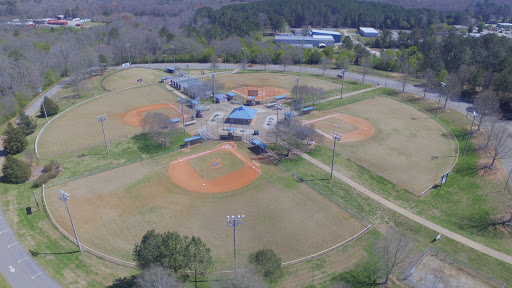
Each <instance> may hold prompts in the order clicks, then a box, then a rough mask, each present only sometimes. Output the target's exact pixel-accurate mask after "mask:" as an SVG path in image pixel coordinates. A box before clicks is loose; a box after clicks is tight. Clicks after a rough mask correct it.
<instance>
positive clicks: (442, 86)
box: [434, 82, 446, 119]
mask: <svg viewBox="0 0 512 288" xmlns="http://www.w3.org/2000/svg"><path fill="white" fill-rule="evenodd" d="M439 84H441V93H439V100H438V101H437V108H436V115H435V117H434V118H436V119H437V112H438V111H439V105H440V103H441V96H442V95H443V91H444V86H446V84H445V83H444V82H440V83H439Z"/></svg>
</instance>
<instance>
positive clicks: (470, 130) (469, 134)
mask: <svg viewBox="0 0 512 288" xmlns="http://www.w3.org/2000/svg"><path fill="white" fill-rule="evenodd" d="M477 115H478V114H476V112H475V111H473V121H472V122H471V128H469V133H468V139H467V140H466V146H464V152H462V157H464V155H465V154H466V149H467V148H468V143H469V138H471V135H473V132H472V131H473V124H475V119H476V116H477ZM475 132H476V131H475Z"/></svg>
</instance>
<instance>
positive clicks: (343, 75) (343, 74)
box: [340, 69, 345, 99]
mask: <svg viewBox="0 0 512 288" xmlns="http://www.w3.org/2000/svg"><path fill="white" fill-rule="evenodd" d="M340 72H341V98H342V99H343V87H344V86H345V69H341V71H340Z"/></svg>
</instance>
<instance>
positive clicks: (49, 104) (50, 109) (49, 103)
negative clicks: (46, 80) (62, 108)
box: [39, 96, 59, 116]
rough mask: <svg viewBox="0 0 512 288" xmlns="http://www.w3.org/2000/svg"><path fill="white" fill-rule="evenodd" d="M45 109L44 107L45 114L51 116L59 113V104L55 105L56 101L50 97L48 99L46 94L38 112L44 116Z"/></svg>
mask: <svg viewBox="0 0 512 288" xmlns="http://www.w3.org/2000/svg"><path fill="white" fill-rule="evenodd" d="M43 105H44V106H43ZM45 109H46V116H53V115H55V114H57V113H59V105H57V103H55V102H54V101H53V100H52V99H50V98H48V97H46V96H45V97H44V100H43V103H42V104H41V107H40V108H39V112H40V113H41V115H43V116H45Z"/></svg>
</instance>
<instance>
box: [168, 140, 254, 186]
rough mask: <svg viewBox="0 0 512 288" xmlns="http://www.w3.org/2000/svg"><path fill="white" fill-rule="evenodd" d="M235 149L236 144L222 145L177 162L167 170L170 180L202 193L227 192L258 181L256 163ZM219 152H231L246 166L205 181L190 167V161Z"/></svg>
mask: <svg viewBox="0 0 512 288" xmlns="http://www.w3.org/2000/svg"><path fill="white" fill-rule="evenodd" d="M235 149H236V144H234V143H221V144H219V146H218V147H217V148H216V149H212V150H208V151H205V152H201V153H198V154H194V155H191V156H188V157H185V158H182V159H179V160H176V161H174V162H172V163H171V164H170V165H169V168H168V170H167V172H168V175H169V179H171V181H172V182H174V183H175V184H176V185H178V186H180V187H183V188H185V189H187V190H189V191H193V192H201V193H220V192H227V191H231V190H236V189H239V188H242V187H244V186H246V185H249V184H250V183H251V182H252V181H254V180H256V178H258V176H260V174H261V170H260V169H259V168H257V167H256V166H255V164H254V163H251V161H250V160H249V159H247V158H245V157H244V156H242V155H240V154H239V153H238V152H236V151H235ZM218 150H227V151H230V152H231V153H233V154H234V155H235V156H236V157H238V158H239V159H240V160H242V161H243V162H244V163H245V164H246V165H245V167H244V168H242V169H240V170H238V171H235V172H233V173H229V174H227V175H224V176H221V177H218V178H215V179H211V180H208V179H204V178H203V177H201V176H200V175H199V173H197V171H196V170H195V169H194V168H193V167H192V166H191V165H190V163H189V160H190V159H193V158H196V157H200V156H202V155H205V154H208V153H211V152H215V151H218Z"/></svg>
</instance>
